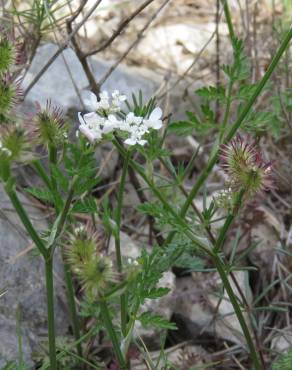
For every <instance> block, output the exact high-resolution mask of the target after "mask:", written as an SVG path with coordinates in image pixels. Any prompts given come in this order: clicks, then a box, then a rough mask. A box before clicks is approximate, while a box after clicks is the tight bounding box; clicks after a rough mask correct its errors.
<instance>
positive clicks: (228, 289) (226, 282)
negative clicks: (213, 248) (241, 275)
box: [213, 255, 262, 370]
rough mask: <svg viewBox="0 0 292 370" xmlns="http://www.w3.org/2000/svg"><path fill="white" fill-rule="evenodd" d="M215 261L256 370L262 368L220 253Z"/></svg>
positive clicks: (215, 257) (214, 258)
mask: <svg viewBox="0 0 292 370" xmlns="http://www.w3.org/2000/svg"><path fill="white" fill-rule="evenodd" d="M213 262H214V264H215V266H216V269H217V271H218V273H219V275H220V278H221V280H222V283H223V285H224V288H225V289H226V293H227V294H228V297H229V299H230V302H231V304H232V306H233V309H234V312H235V314H236V316H237V319H238V321H239V324H240V326H241V329H242V332H243V334H244V337H245V340H246V343H247V346H248V348H249V352H250V355H251V358H252V360H253V364H254V367H255V370H262V368H261V364H260V361H259V358H258V354H257V350H256V348H255V346H254V343H253V340H252V337H251V335H250V332H249V329H248V326H247V324H246V322H245V319H244V316H243V314H242V311H241V308H240V306H239V304H238V301H237V297H236V295H235V294H234V292H233V289H232V286H231V285H230V283H229V280H228V276H227V274H226V272H225V265H224V263H223V262H222V261H221V259H220V257H219V256H218V255H215V256H214V257H213Z"/></svg>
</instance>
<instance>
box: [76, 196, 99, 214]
mask: <svg viewBox="0 0 292 370" xmlns="http://www.w3.org/2000/svg"><path fill="white" fill-rule="evenodd" d="M71 211H72V212H74V213H97V212H98V208H97V205H96V199H95V198H94V197H92V196H89V197H87V198H85V199H82V200H79V201H77V202H75V203H74V205H73V207H72V210H71Z"/></svg>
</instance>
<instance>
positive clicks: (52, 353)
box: [45, 257, 57, 370]
mask: <svg viewBox="0 0 292 370" xmlns="http://www.w3.org/2000/svg"><path fill="white" fill-rule="evenodd" d="M45 267H46V288H47V309H48V335H49V357H50V370H57V358H56V342H55V317H54V284H53V257H49V258H47V259H46V261H45Z"/></svg>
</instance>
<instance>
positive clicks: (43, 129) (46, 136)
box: [28, 100, 67, 146]
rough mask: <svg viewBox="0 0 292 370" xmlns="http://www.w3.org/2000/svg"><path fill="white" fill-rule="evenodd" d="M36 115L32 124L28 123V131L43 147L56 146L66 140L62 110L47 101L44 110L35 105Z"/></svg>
mask: <svg viewBox="0 0 292 370" xmlns="http://www.w3.org/2000/svg"><path fill="white" fill-rule="evenodd" d="M36 106H37V113H36V114H35V116H34V117H33V119H32V124H30V123H28V127H29V131H31V133H32V135H33V136H34V137H35V138H36V139H37V141H39V142H40V143H42V144H44V145H48V144H52V145H54V146H58V145H60V144H63V143H64V142H65V141H66V140H67V129H66V125H65V120H64V117H63V113H62V110H61V109H60V108H59V107H57V106H54V105H52V102H51V101H50V100H48V101H47V103H46V107H45V109H41V107H40V105H39V104H38V103H36Z"/></svg>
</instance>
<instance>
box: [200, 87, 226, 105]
mask: <svg viewBox="0 0 292 370" xmlns="http://www.w3.org/2000/svg"><path fill="white" fill-rule="evenodd" d="M196 94H197V95H199V96H200V97H202V98H205V99H207V100H210V101H212V100H218V101H221V102H222V101H225V99H226V96H225V94H226V93H225V88H224V87H223V86H218V87H216V86H207V87H202V88H200V89H198V90H196Z"/></svg>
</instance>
